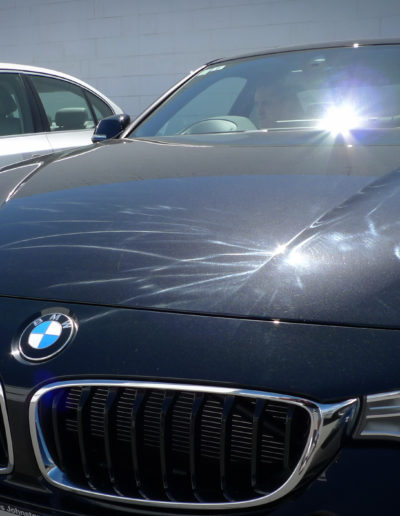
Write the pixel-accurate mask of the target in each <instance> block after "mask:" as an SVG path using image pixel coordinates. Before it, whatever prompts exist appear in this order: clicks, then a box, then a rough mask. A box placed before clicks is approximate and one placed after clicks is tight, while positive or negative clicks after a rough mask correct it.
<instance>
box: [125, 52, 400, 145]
mask: <svg viewBox="0 0 400 516" xmlns="http://www.w3.org/2000/svg"><path fill="white" fill-rule="evenodd" d="M399 58H400V46H398V45H375V46H373V45H372V46H358V45H354V46H353V47H346V48H328V49H322V50H306V51H293V52H282V53H277V54H270V55H263V56H258V57H251V58H242V59H237V60H232V61H226V62H221V63H218V64H214V65H210V66H208V67H206V68H204V69H203V70H201V71H200V72H198V73H197V74H196V75H195V76H194V77H192V78H191V79H190V80H189V81H188V82H186V83H185V84H184V85H183V86H182V87H180V88H179V89H178V90H177V91H176V92H175V93H173V94H172V95H171V96H170V97H169V98H168V99H167V100H166V101H164V102H163V103H162V104H161V105H160V106H159V107H158V108H157V109H155V111H154V112H152V113H151V114H150V115H149V116H148V117H147V118H146V119H145V120H144V121H143V122H142V123H141V124H139V126H138V127H136V128H135V129H134V130H133V131H132V133H131V134H130V137H154V136H160V137H164V136H166V137H168V136H174V135H186V134H212V133H232V132H233V133H237V132H249V131H263V132H270V133H272V132H274V133H275V132H283V131H293V130H296V131H299V130H300V131H309V130H313V131H315V130H317V131H324V132H328V133H334V134H337V133H341V134H343V133H346V132H349V131H354V130H360V129H361V130H363V129H366V130H370V129H393V128H399V127H400V67H398V66H397V63H398V62H399Z"/></svg>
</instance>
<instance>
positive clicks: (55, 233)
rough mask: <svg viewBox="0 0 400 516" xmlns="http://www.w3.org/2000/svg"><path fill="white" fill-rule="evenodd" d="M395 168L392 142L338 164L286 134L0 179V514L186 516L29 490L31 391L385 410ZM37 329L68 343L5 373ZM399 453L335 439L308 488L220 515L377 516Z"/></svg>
mask: <svg viewBox="0 0 400 516" xmlns="http://www.w3.org/2000/svg"><path fill="white" fill-rule="evenodd" d="M399 165H400V150H399V147H398V135H397V133H396V131H395V132H393V131H385V130H383V131H379V132H374V131H372V132H366V133H362V132H360V134H358V135H357V134H355V144H354V145H352V146H348V145H347V143H346V141H345V140H344V139H342V138H341V137H337V138H335V139H332V138H327V137H325V140H324V139H321V135H318V134H312V135H306V134H304V133H290V134H289V133H287V134H284V135H280V134H275V135H274V134H262V133H254V134H231V135H200V136H179V137H176V138H175V139H174V140H173V141H168V140H167V139H159V140H152V141H151V140H149V141H144V140H136V141H128V140H118V141H111V142H108V143H106V144H104V145H102V144H101V145H94V146H90V147H88V148H86V149H81V150H79V151H74V152H67V153H59V154H57V155H52V156H48V157H44V158H41V160H31V161H29V162H24V163H22V164H19V165H18V166H16V167H12V166H10V167H7V168H5V169H3V170H0V271H1V280H0V328H1V340H0V379H1V382H2V385H3V387H4V391H5V397H6V403H7V410H8V414H9V419H10V426H11V433H12V437H13V449H14V454H15V465H14V469H13V472H12V473H11V474H10V475H7V476H5V477H1V476H0V508H1V506H2V504H3V505H4V503H6V504H7V503H11V504H14V505H15V506H17V507H20V508H21V509H23V510H25V511H29V510H30V511H32V512H37V513H41V514H45V515H48V514H53V515H59V516H61V515H67V514H69V515H72V514H73V515H86V516H89V515H103V516H105V515H114V514H115V515H117V514H126V513H131V514H144V515H148V516H150V515H152V516H155V515H159V514H163V515H164V516H165V515H168V516H176V515H177V514H182V515H183V514H188V512H187V511H175V510H174V511H170V510H166V511H161V510H157V509H154V508H146V507H141V508H140V507H139V508H135V507H127V506H117V505H113V504H111V503H105V502H104V503H103V502H101V501H99V500H92V499H89V498H84V497H78V496H76V495H70V494H68V493H65V492H61V491H60V490H57V489H55V488H53V487H52V486H50V485H49V484H48V483H46V482H45V481H44V480H43V478H42V477H41V474H40V471H39V469H38V467H37V465H36V460H35V457H34V453H33V449H32V444H31V439H30V436H29V424H28V418H27V409H28V406H29V402H30V399H31V397H32V395H33V394H34V392H36V391H37V390H38V389H39V388H40V387H41V386H44V385H46V384H47V383H49V382H54V381H58V380H62V379H79V378H81V379H90V378H96V379H126V380H150V381H163V382H164V381H166V382H184V383H193V384H204V385H214V386H232V387H242V388H249V389H252V390H260V391H270V392H275V393H281V394H289V395H295V396H302V397H305V398H308V399H312V400H315V401H318V402H321V403H330V402H335V401H342V400H345V399H349V398H353V397H358V398H359V399H360V403H361V405H362V404H363V402H364V397H365V396H366V395H369V394H374V393H379V392H389V391H393V390H398V389H399V374H398V364H399V363H400V347H399V331H398V329H399V326H400V323H399V321H400V318H399V315H400V314H399V310H400V309H399V306H400V303H399V301H400V299H399V294H398V290H399V287H400V285H399V274H398V270H399V266H400V263H399V260H400V241H399V237H398V235H399V220H398V206H399V198H400V172H399ZM50 309H51V310H54V311H60V310H62V311H68V312H71V313H72V314H73V316H74V317H75V318H76V320H77V321H78V332H77V334H76V336H75V337H74V339H73V340H72V341H71V342H70V343H69V344H68V346H67V347H66V348H65V349H63V350H62V352H61V353H60V354H59V355H57V356H55V357H53V358H51V359H50V360H48V361H46V362H43V363H30V362H27V361H24V360H23V358H21V357H20V356H15V350H16V349H17V348H18V346H17V345H16V343H17V342H18V339H19V337H20V335H21V333H22V332H23V330H24V329H25V328H26V326H27V324H28V323H29V322H30V321H32V319H34V318H35V317H37V316H39V315H40V314H41V313H42V312H43V310H50ZM13 353H14V354H13ZM399 453H400V451H399V446H398V444H397V443H395V442H388V443H387V444H384V443H379V442H376V441H375V442H374V443H371V442H368V441H363V442H362V443H361V444H357V442H356V441H354V440H352V439H351V435H349V436H348V438H347V440H346V442H345V443H343V449H342V450H341V453H340V454H339V456H338V457H337V458H336V460H335V461H333V463H332V464H331V466H330V467H329V468H328V469H327V470H326V471H325V472H324V474H323V475H321V476H320V477H319V478H318V479H314V478H310V481H312V482H310V485H308V486H302V489H301V490H299V491H295V492H292V493H291V494H290V496H288V497H287V498H286V499H284V500H280V501H279V502H278V503H277V504H275V505H272V506H268V507H264V508H259V509H255V510H251V511H248V512H246V511H235V512H234V514H235V515H236V516H242V515H244V514H259V515H261V514H263V515H264V514H270V513H271V514H274V515H276V516H322V514H324V515H325V516H326V512H325V513H324V512H323V511H330V512H329V514H330V516H350V515H351V516H355V515H366V516H369V515H371V516H372V515H374V516H375V515H377V514H379V515H391V514H393V499H394V496H395V494H396V485H397V470H398V467H397V464H398V461H399V459H400V456H399ZM3 502H4V503H3ZM50 508H51V509H50ZM216 513H217V514H221V512H217V511H216V512H214V513H210V512H204V511H201V512H200V513H199V512H197V513H193V512H191V513H190V514H192V515H193V514H197V515H198V514H208V515H210V514H216ZM224 514H227V513H226V512H225V513H224Z"/></svg>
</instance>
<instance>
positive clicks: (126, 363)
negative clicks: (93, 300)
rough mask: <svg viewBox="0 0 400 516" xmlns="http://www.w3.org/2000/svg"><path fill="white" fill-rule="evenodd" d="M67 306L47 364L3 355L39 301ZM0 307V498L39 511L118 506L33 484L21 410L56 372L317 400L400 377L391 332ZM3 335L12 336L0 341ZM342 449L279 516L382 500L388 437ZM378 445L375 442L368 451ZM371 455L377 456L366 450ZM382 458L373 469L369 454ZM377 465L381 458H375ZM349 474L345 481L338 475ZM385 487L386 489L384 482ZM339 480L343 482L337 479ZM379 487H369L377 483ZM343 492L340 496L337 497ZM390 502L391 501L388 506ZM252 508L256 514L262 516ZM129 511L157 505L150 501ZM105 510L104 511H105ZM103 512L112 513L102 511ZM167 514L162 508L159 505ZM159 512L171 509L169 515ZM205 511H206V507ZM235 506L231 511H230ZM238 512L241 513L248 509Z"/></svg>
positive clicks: (75, 308)
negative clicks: (9, 466) (1, 391)
mask: <svg viewBox="0 0 400 516" xmlns="http://www.w3.org/2000/svg"><path fill="white" fill-rule="evenodd" d="M60 308H62V309H63V310H68V311H70V312H71V313H72V314H74V315H75V317H76V318H77V320H78V324H79V330H78V333H77V335H76V337H75V339H74V340H73V341H72V342H71V343H70V344H69V345H68V346H67V347H66V348H65V349H64V350H63V351H62V352H61V353H60V354H59V355H57V356H55V357H54V358H52V359H51V360H49V361H48V362H46V363H42V364H40V363H37V364H34V363H21V362H20V361H17V360H15V358H14V357H13V356H12V354H11V349H12V343H13V342H15V340H17V339H18V337H19V335H20V333H21V332H22V330H23V329H24V328H25V326H26V324H27V322H28V320H29V317H28V318H27V315H28V314H29V316H31V315H32V316H34V317H35V316H36V315H39V314H40V313H41V312H42V311H43V310H49V309H54V310H59V309H60ZM0 313H1V314H2V342H3V346H2V352H1V354H0V370H1V372H2V373H1V381H2V383H3V385H4V387H5V394H6V398H7V405H8V411H9V415H10V424H11V431H12V435H13V445H14V453H15V466H14V471H13V473H12V475H9V476H8V478H7V480H1V479H0V490H1V494H0V500H1V499H2V498H4V497H5V498H8V497H11V499H13V500H14V503H15V504H16V505H18V503H17V502H19V504H21V501H20V499H19V498H18V495H17V493H19V496H20V493H21V491H20V490H21V488H22V489H23V493H24V498H23V499H24V504H23V506H24V507H26V506H28V507H30V505H29V504H34V507H35V509H36V510H37V511H39V510H40V509H39V508H40V507H41V506H42V508H41V510H42V511H43V512H44V513H45V514H47V512H46V509H45V507H46V505H49V504H50V505H51V506H52V507H53V508H54V509H57V508H58V509H60V511H61V513H62V514H64V512H63V511H67V510H70V511H72V512H73V513H74V514H95V513H96V510H97V511H98V512H97V514H117V509H116V508H115V506H114V507H113V508H111V506H110V505H107V504H102V503H95V502H93V501H90V500H82V499H79V497H76V496H68V495H66V494H65V493H57V491H56V490H54V489H53V488H51V487H49V486H46V485H45V484H43V483H42V482H41V481H40V473H39V471H38V469H37V466H36V461H35V459H34V455H33V450H32V447H31V443H30V437H29V428H28V420H27V417H26V408H27V406H28V403H29V400H30V397H31V396H32V394H33V392H34V391H36V390H37V389H38V388H39V387H40V386H41V385H45V384H46V383H48V382H49V381H53V380H55V379H57V380H60V379H70V378H73V379H77V378H108V379H110V378H111V379H114V378H115V379H117V378H118V379H130V378H134V379H136V380H155V381H157V380H158V381H172V382H176V381H184V382H186V383H204V384H207V385H210V384H211V385H224V386H241V387H248V388H251V389H260V390H263V391H268V390H271V391H273V392H282V393H288V394H296V395H304V396H307V397H308V398H312V399H315V400H319V401H325V402H329V401H335V400H339V399H345V398H348V397H350V396H355V395H357V396H362V395H364V394H368V393H371V392H377V391H383V390H391V389H393V388H395V387H396V386H397V385H398V383H397V382H398V372H397V370H398V368H397V364H398V363H399V360H400V349H399V346H398V332H397V331H395V330H371V329H360V328H344V327H329V326H320V325H311V324H293V323H280V324H277V323H273V322H268V321H256V320H248V319H236V318H227V317H210V316H200V317H199V316H195V315H189V314H186V315H185V314H177V313H162V312H157V311H152V310H136V309H126V308H125V309H122V308H111V307H97V306H89V305H85V304H67V305H62V306H61V307H60V306H54V304H52V303H49V302H43V301H40V300H36V301H32V300H24V299H7V298H1V299H0ZM8 343H9V344H10V345H9V346H8ZM348 446H350V448H345V449H344V450H343V451H342V456H341V457H339V460H338V462H337V464H333V465H332V466H331V467H330V468H329V469H328V471H327V473H326V476H324V477H323V478H322V479H321V480H319V481H316V482H314V483H313V484H312V486H311V487H310V489H309V490H306V491H305V492H304V493H303V492H299V493H293V494H292V496H291V497H290V499H291V500H293V501H292V502H290V503H288V504H287V505H286V504H284V505H283V507H282V508H280V505H279V506H278V507H277V509H276V511H273V514H275V512H276V514H277V516H284V515H287V516H293V515H296V516H298V515H301V514H304V516H308V514H310V513H312V511H316V510H317V509H319V510H320V509H327V508H329V509H330V510H332V511H333V512H334V513H335V514H337V515H338V516H339V515H340V516H345V515H346V516H347V515H350V514H354V512H353V513H352V512H351V511H354V510H362V511H363V512H362V513H361V512H360V514H367V515H368V514H373V512H369V511H370V505H371V504H373V507H375V508H376V507H377V506H379V507H382V508H383V509H382V512H381V514H389V512H384V510H385V504H388V503H389V502H388V501H387V499H386V498H385V493H386V492H387V490H388V489H389V488H390V487H389V486H391V485H392V484H391V482H392V480H393V478H394V477H391V475H394V470H395V468H397V459H396V456H397V455H398V453H399V450H398V449H397V451H396V446H395V445H394V444H391V445H390V446H389V447H386V448H383V451H382V449H380V448H379V445H375V447H373V448H372V451H371V450H370V449H369V448H368V447H367V446H366V445H365V444H364V445H361V446H359V447H357V448H355V449H352V448H351V445H350V442H349V443H348ZM374 450H375V451H374ZM371 453H372V454H373V457H374V459H373V460H372V459H371ZM368 461H376V462H374V464H375V465H376V464H379V463H382V464H384V465H385V466H384V467H383V466H382V470H380V471H382V474H380V475H379V478H378V477H376V476H375V474H373V473H371V472H370V471H369V470H368V469H367V468H366V467H365V463H366V462H368ZM375 467H377V466H375ZM359 469H360V470H361V471H365V476H366V477H367V478H366V482H363V484H362V485H363V486H364V487H363V489H364V488H365V485H370V486H371V487H370V488H369V489H368V496H365V497H364V498H363V497H361V498H362V499H361V500H360V498H359V494H357V493H360V489H361V487H360V484H359V483H358V482H357V485H355V483H354V481H353V479H354V475H355V474H356V472H357V471H358V470H359ZM346 479H348V480H347V481H346ZM381 484H383V485H384V489H381ZM341 486H344V487H341ZM374 486H375V487H376V489H375V490H374V489H373V487H374ZM339 489H341V496H335V493H336V491H337V490H339ZM386 507H387V505H386ZM270 509H271V508H268V509H264V508H263V509H260V510H258V511H256V514H267V512H268V511H269V510H270ZM130 510H131V511H132V513H134V514H160V512H157V511H156V510H148V509H146V508H138V509H136V510H134V509H130ZM102 511H103V512H102ZM107 511H108V513H107ZM164 514H165V513H164ZM167 514H170V515H171V514H178V512H173V513H171V512H168V511H167ZM208 514H210V513H208ZM235 514H236V513H235ZM239 514H244V512H242V513H240V512H239Z"/></svg>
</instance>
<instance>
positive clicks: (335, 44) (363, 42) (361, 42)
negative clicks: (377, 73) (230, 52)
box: [206, 38, 400, 65]
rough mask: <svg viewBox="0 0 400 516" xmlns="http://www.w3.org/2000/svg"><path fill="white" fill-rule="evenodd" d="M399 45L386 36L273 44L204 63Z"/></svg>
mask: <svg viewBox="0 0 400 516" xmlns="http://www.w3.org/2000/svg"><path fill="white" fill-rule="evenodd" d="M396 44H397V45H399V44H400V39H399V38H390V39H388V38H386V39H358V38H355V39H353V40H346V41H330V42H321V43H313V44H308V45H293V46H280V45H277V46H274V47H271V48H268V49H265V50H260V51H257V52H251V53H247V54H239V55H235V56H229V57H220V58H217V59H212V60H211V61H208V62H207V63H206V65H210V64H215V63H220V62H225V61H231V60H235V59H242V58H246V57H257V56H262V55H268V54H277V53H284V52H295V51H301V50H318V49H321V50H322V49H325V48H339V47H355V46H356V45H357V46H360V47H362V46H370V45H396Z"/></svg>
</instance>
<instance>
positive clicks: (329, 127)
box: [318, 104, 361, 134]
mask: <svg viewBox="0 0 400 516" xmlns="http://www.w3.org/2000/svg"><path fill="white" fill-rule="evenodd" d="M360 126H361V118H360V117H359V116H358V115H357V112H356V110H355V109H354V107H353V106H350V105H348V104H343V105H341V106H332V107H331V108H329V109H328V111H327V112H326V114H325V116H324V117H323V118H322V120H321V121H320V123H319V125H318V128H319V129H323V130H324V131H329V132H331V133H334V134H338V133H341V134H345V133H348V132H349V131H350V130H351V129H355V128H356V127H360Z"/></svg>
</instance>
